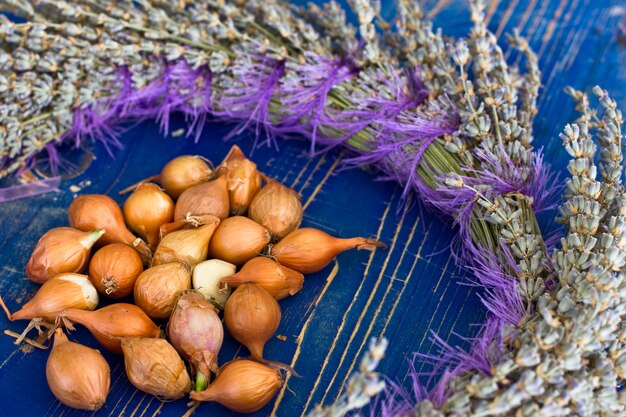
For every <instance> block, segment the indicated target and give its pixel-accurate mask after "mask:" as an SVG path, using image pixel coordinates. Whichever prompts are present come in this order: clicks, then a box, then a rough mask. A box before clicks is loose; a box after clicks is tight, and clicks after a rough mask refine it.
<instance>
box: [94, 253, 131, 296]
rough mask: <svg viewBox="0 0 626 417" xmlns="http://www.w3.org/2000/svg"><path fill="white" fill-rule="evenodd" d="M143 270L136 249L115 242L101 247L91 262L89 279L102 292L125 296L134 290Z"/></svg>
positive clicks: (107, 294)
mask: <svg viewBox="0 0 626 417" xmlns="http://www.w3.org/2000/svg"><path fill="white" fill-rule="evenodd" d="M142 272H143V264H142V262H141V258H140V257H139V254H138V253H137V251H135V249H133V248H131V247H130V246H128V245H124V244H123V243H113V244H111V245H107V246H105V247H103V248H101V249H99V250H98V251H97V252H96V253H95V254H94V255H93V258H92V259H91V263H90V264H89V279H90V280H91V282H92V283H93V285H94V286H95V287H96V289H97V290H98V292H100V294H104V295H106V296H107V297H110V298H123V297H126V296H129V295H130V294H132V292H133V288H134V286H135V281H136V280H137V277H138V276H139V274H141V273H142Z"/></svg>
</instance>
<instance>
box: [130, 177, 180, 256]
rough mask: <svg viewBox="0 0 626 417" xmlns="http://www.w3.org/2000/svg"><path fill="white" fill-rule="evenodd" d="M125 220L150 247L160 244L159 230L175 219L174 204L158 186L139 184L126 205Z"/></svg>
mask: <svg viewBox="0 0 626 417" xmlns="http://www.w3.org/2000/svg"><path fill="white" fill-rule="evenodd" d="M124 219H126V224H128V227H130V229H131V230H132V231H133V232H135V233H137V235H139V237H141V238H142V239H143V240H145V241H146V242H147V243H148V245H150V247H152V248H155V247H156V246H157V244H158V243H159V228H160V227H161V225H163V224H165V223H169V222H171V221H172V220H173V219H174V202H173V201H172V199H171V198H170V196H169V195H167V194H166V193H165V192H163V191H162V190H161V188H159V186H158V185H156V184H152V183H143V184H139V185H138V186H137V188H136V189H135V191H134V192H133V193H132V194H131V195H130V197H128V199H126V202H125V203H124Z"/></svg>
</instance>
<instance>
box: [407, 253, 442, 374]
mask: <svg viewBox="0 0 626 417" xmlns="http://www.w3.org/2000/svg"><path fill="white" fill-rule="evenodd" d="M452 258H453V256H452V254H450V256H449V257H448V261H447V262H446V265H445V267H444V268H443V270H442V271H441V275H440V277H439V280H441V278H442V277H443V276H444V275H445V274H446V272H447V269H448V265H449V264H450V259H452ZM451 283H452V280H448V281H447V282H446V286H445V288H444V290H443V292H442V293H441V296H440V297H439V301H438V302H437V306H436V307H435V311H434V312H433V314H432V316H431V317H430V320H429V321H428V325H427V326H426V329H427V330H426V331H425V332H424V336H422V339H421V340H420V344H419V346H418V347H417V349H415V352H419V351H421V349H422V345H423V344H424V341H425V340H426V338H427V337H428V335H429V333H430V329H431V326H432V324H433V320H434V319H435V317H436V316H437V312H438V311H439V307H441V302H442V301H443V298H444V296H445V294H446V292H447V291H448V288H450V284H451ZM407 353H408V352H407ZM404 357H405V358H406V354H405V355H404ZM407 376H408V374H405V375H404V377H403V378H402V383H403V384H404V382H405V381H406V378H407Z"/></svg>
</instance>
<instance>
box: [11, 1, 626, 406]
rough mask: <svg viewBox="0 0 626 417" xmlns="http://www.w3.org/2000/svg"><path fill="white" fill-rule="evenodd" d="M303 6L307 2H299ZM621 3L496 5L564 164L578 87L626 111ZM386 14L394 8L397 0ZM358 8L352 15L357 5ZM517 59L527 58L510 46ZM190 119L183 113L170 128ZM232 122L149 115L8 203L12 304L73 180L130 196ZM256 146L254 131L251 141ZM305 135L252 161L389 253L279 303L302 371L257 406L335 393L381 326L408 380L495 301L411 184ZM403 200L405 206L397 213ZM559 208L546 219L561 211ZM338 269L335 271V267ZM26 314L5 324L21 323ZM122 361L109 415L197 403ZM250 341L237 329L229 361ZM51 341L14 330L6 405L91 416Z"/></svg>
mask: <svg viewBox="0 0 626 417" xmlns="http://www.w3.org/2000/svg"><path fill="white" fill-rule="evenodd" d="M297 3H301V4H303V3H305V2H304V1H298V2H297ZM425 4H426V9H427V10H431V11H432V14H433V17H434V18H435V23H436V25H439V26H441V27H443V29H444V31H445V32H446V33H447V34H449V35H462V34H465V33H467V31H468V30H469V27H470V25H469V22H468V16H467V12H466V5H465V4H464V2H463V1H461V0H438V1H436V0H429V1H426V2H425ZM620 4H623V1H620V0H605V1H591V0H572V1H569V0H553V1H541V0H528V1H525V0H510V1H504V0H500V1H498V0H495V1H493V2H492V3H491V6H490V8H489V9H488V17H489V19H490V21H489V27H490V28H491V29H492V30H494V31H497V32H499V33H500V32H501V33H505V32H508V31H510V30H511V29H512V28H514V27H519V28H520V29H521V31H522V34H524V35H526V36H528V37H529V39H530V41H531V44H532V46H533V47H534V49H535V50H536V51H537V52H538V53H539V55H540V64H541V67H542V69H543V71H544V73H543V82H544V84H545V90H544V92H543V94H542V98H541V102H540V106H541V108H540V115H539V117H538V119H537V122H536V125H535V128H536V130H535V132H536V143H537V145H538V146H543V147H545V152H546V155H547V158H548V159H549V160H550V161H551V162H553V164H554V165H555V168H556V169H558V170H562V169H563V167H564V166H565V159H566V157H565V154H564V152H562V151H561V146H560V141H559V140H558V133H559V131H560V130H561V129H562V126H563V125H564V124H565V123H566V122H568V121H570V120H572V119H573V118H575V114H574V110H573V105H572V103H571V101H570V100H569V98H567V97H566V96H565V95H564V93H563V92H562V89H563V87H565V86H566V85H569V84H571V85H573V86H575V87H577V88H588V87H591V86H593V85H594V84H596V83H602V84H603V86H604V87H605V88H608V89H609V90H611V92H612V94H613V96H614V98H615V99H616V100H617V101H618V103H619V104H620V106H621V108H626V88H624V85H625V84H624V81H626V69H625V68H626V65H624V64H625V63H626V51H625V49H624V48H623V47H621V48H620V46H619V45H618V43H617V42H616V30H617V21H618V19H619V16H615V13H612V12H611V11H612V10H613V11H614V10H615V9H614V7H615V6H618V5H620ZM383 8H384V10H383V14H384V16H386V17H388V16H391V15H392V9H393V7H392V5H391V2H390V1H385V2H383ZM352 18H353V16H352ZM511 58H512V59H514V60H515V59H517V57H516V56H515V55H511ZM183 125H184V123H183V120H181V119H180V118H178V117H175V119H174V126H173V127H172V131H173V130H176V129H177V128H178V127H182V126H183ZM230 128H231V126H227V125H224V124H209V125H207V126H206V128H205V131H204V133H203V135H202V137H201V139H200V141H199V143H198V144H194V143H193V142H192V141H190V140H186V139H184V138H182V137H179V138H172V137H164V136H163V135H161V134H160V133H159V131H158V129H157V127H156V126H155V125H154V124H153V123H149V122H147V123H143V124H141V125H139V126H137V127H135V128H133V129H131V130H130V131H129V132H127V133H126V134H125V135H124V136H123V138H122V139H123V142H124V143H125V148H124V149H123V150H117V151H116V152H115V159H111V158H110V157H109V156H108V155H107V154H106V152H105V151H104V150H103V149H101V148H99V147H96V149H95V150H94V153H95V155H96V157H97V159H96V160H95V161H94V162H93V163H92V165H91V166H90V167H89V168H88V169H87V171H86V172H85V173H84V174H82V175H81V176H79V177H77V178H75V179H72V180H70V181H67V182H65V183H63V185H62V187H61V191H60V192H58V193H55V194H50V195H46V196H40V197H35V198H31V199H29V200H24V201H17V202H12V203H7V204H3V205H2V206H0V265H1V266H2V275H1V277H2V278H1V279H0V293H1V294H2V296H3V298H4V299H5V300H6V301H7V304H8V305H9V307H10V308H11V309H13V310H15V309H17V307H18V305H20V304H22V303H24V302H25V301H27V300H28V299H29V298H30V297H31V296H32V295H33V294H34V292H35V291H36V290H37V285H35V284H33V283H30V282H29V281H27V280H25V279H24V275H23V273H22V271H23V269H24V266H25V264H26V261H27V259H28V257H29V255H30V252H31V250H32V248H33V246H34V244H35V242H36V241H37V239H38V237H39V236H40V235H41V234H43V233H44V232H45V231H46V230H48V229H49V228H51V227H56V226H61V225H65V224H67V217H66V209H67V207H68V206H69V204H70V202H71V200H72V198H74V194H73V193H72V192H71V191H70V190H69V187H70V185H73V184H78V183H80V182H81V181H84V180H90V181H91V185H90V186H87V187H85V188H84V189H83V190H82V191H81V192H82V193H107V194H109V195H111V196H112V197H113V198H115V199H116V200H117V201H118V202H119V203H122V202H123V198H120V197H119V196H118V195H117V193H118V191H119V190H121V189H122V188H124V187H125V186H127V185H129V184H131V183H134V182H136V181H137V180H139V179H141V178H144V177H146V176H148V175H152V174H154V173H156V172H158V171H159V170H160V168H161V167H162V165H163V164H164V163H165V162H166V161H167V160H169V159H171V158H172V157H174V156H176V155H180V154H189V153H192V154H201V155H204V156H206V157H208V158H209V159H211V160H213V161H214V162H218V161H219V160H220V159H221V158H222V157H223V156H224V155H225V154H226V152H227V150H228V148H229V147H230V143H229V144H227V143H224V142H223V140H222V138H223V137H224V136H225V134H226V133H227V132H228V131H229V129H230ZM239 139H240V140H239V142H238V143H239V144H240V145H242V147H243V148H244V150H245V151H247V152H249V151H250V143H251V141H250V137H249V136H246V137H241V138H239ZM307 149H308V146H307V145H306V144H305V143H303V142H298V141H295V142H284V141H281V142H280V152H276V151H275V150H274V149H271V148H263V149H259V150H256V151H255V152H254V154H253V159H254V160H255V161H256V162H257V163H258V165H259V166H260V167H261V169H262V170H263V171H265V172H266V173H267V174H268V175H270V176H273V177H275V178H277V179H279V180H281V181H283V182H285V183H286V184H288V185H291V186H293V187H294V188H295V189H296V190H298V191H299V192H301V193H302V195H303V200H304V201H305V203H306V204H307V209H306V212H305V218H304V225H306V226H313V227H318V228H321V229H323V230H326V231H328V232H330V233H333V234H335V235H339V236H350V235H366V236H378V237H379V238H380V239H381V240H383V241H385V242H386V243H387V244H388V245H389V249H388V250H387V251H377V252H375V253H373V254H370V253H368V252H351V253H346V254H343V255H341V256H340V257H339V258H338V259H337V263H335V264H331V265H330V266H329V267H328V268H326V269H325V270H323V271H321V272H319V273H317V274H313V275H311V276H308V277H307V279H306V282H305V285H304V288H303V290H302V291H301V292H300V293H299V294H298V295H296V296H295V297H292V298H289V299H286V300H284V301H282V302H281V307H282V309H283V320H282V323H281V326H280V328H279V331H278V332H279V333H280V334H282V335H285V336H286V340H285V341H284V342H283V341H280V340H278V339H272V340H271V341H270V342H269V343H268V346H267V348H266V355H267V357H268V358H270V359H272V360H277V361H283V362H286V363H289V364H292V365H293V366H294V367H295V368H296V369H297V371H298V372H299V373H300V374H301V375H302V376H303V377H302V378H289V380H288V387H287V389H285V390H283V391H281V393H280V394H279V396H278V400H277V401H276V403H270V404H269V405H268V406H267V407H265V408H264V409H263V410H261V411H259V412H258V413H255V414H254V415H255V416H268V415H270V414H272V412H273V411H275V412H276V414H277V415H279V416H289V417H291V416H298V415H301V414H302V413H304V412H305V411H306V410H309V409H310V408H311V407H312V406H313V405H314V404H316V403H318V402H320V401H325V402H328V401H331V400H332V399H333V398H334V397H335V396H336V395H337V394H338V392H339V390H340V388H341V386H342V384H343V383H344V382H345V380H346V377H347V376H348V375H349V373H350V372H351V371H352V370H354V368H355V366H358V358H359V357H360V355H361V354H362V353H363V351H364V349H365V348H366V347H367V341H368V339H369V338H370V337H372V336H378V335H381V334H382V335H385V336H386V337H388V338H389V339H390V340H391V346H390V350H389V354H388V356H387V358H386V359H385V361H384V362H383V363H382V365H381V370H382V371H383V372H385V373H386V374H387V375H390V376H394V377H396V379H397V380H398V381H400V382H404V383H405V384H409V383H410V381H407V380H405V376H406V371H407V364H408V362H409V361H410V360H411V359H412V352H415V351H420V352H431V353H435V352H436V347H434V346H433V344H432V343H431V340H430V337H429V332H430V331H435V332H437V333H438V334H439V335H441V336H442V337H443V338H444V339H446V340H449V341H450V342H451V343H453V344H456V343H462V340H461V339H460V338H459V337H458V336H457V335H460V336H465V337H467V336H471V335H472V334H473V333H474V332H475V328H474V327H472V324H474V323H478V322H480V321H481V320H482V317H483V315H484V311H483V309H482V308H481V306H480V303H479V301H478V298H477V294H476V293H475V292H474V291H473V290H472V289H471V288H469V287H467V286H460V285H458V284H457V282H458V279H459V276H460V275H462V271H460V270H459V269H458V268H457V267H456V266H455V264H454V259H453V258H452V257H451V254H450V251H449V248H448V246H449V242H450V237H451V231H450V227H449V224H447V223H446V222H443V221H441V220H439V219H436V218H434V217H433V216H431V215H428V214H424V213H422V212H420V211H419V210H417V209H415V208H413V209H410V210H407V211H401V210H400V207H401V206H400V193H401V189H400V188H399V187H397V186H395V185H394V184H391V183H382V182H376V181H373V179H374V178H375V175H373V174H372V173H370V172H365V171H361V170H351V171H343V172H341V173H338V169H339V168H340V167H341V157H343V154H341V152H339V151H334V152H331V153H329V154H327V155H324V156H318V157H315V158H309V157H308V155H307ZM399 210H400V211H399ZM551 216H552V214H548V215H547V216H546V220H547V221H549V220H550V217H551ZM335 268H336V270H334V269H335ZM24 325H25V323H21V322H14V323H9V322H7V320H6V318H4V317H2V318H0V326H1V327H2V328H8V329H11V330H13V331H17V332H19V331H21V329H22V328H23V326H24ZM71 338H72V339H73V340H77V341H80V342H81V343H85V344H87V345H89V346H92V347H97V345H96V343H95V342H94V341H93V339H92V338H91V337H90V335H89V334H88V333H86V332H85V331H84V330H83V329H79V330H78V331H76V332H75V333H72V335H71ZM104 354H105V357H106V358H107V360H108V361H109V363H110V364H111V369H112V381H113V384H112V390H111V394H110V396H109V399H108V402H107V404H106V405H105V407H104V408H103V409H102V410H100V411H99V412H98V413H96V415H98V416H121V415H124V416H137V417H138V416H153V415H156V414H160V415H163V416H182V415H183V414H184V413H185V412H186V410H187V406H186V401H185V400H180V401H177V402H174V403H161V402H160V401H158V400H156V399H154V398H152V397H150V396H148V395H145V394H143V393H141V392H139V391H137V390H136V389H134V387H132V386H131V385H130V384H129V383H128V381H127V380H126V378H125V376H124V369H123V363H122V361H121V358H119V357H115V356H114V355H111V354H108V353H106V352H105V353H104ZM246 354H247V352H246V351H245V349H243V348H241V349H240V348H239V346H238V344H237V343H236V342H235V341H234V340H232V339H231V338H230V337H227V338H226V340H225V343H224V348H223V350H222V352H220V357H219V360H220V363H223V362H225V361H227V360H230V359H231V358H233V357H235V356H245V355H246ZM46 358H47V352H43V351H39V350H33V351H31V352H28V353H24V352H22V351H21V350H19V349H17V348H16V347H15V346H14V345H13V344H12V339H10V338H9V337H6V336H4V335H2V336H0V404H1V405H2V412H1V415H3V416H4V415H7V416H25V415H29V416H51V417H52V416H55V417H60V416H79V415H80V416H83V415H88V413H85V412H80V411H76V410H71V409H69V408H67V407H64V406H63V405H60V403H59V402H58V401H56V399H55V398H54V397H53V396H52V394H51V393H50V391H49V390H48V388H47V385H46V382H45V361H46ZM200 412H201V413H203V414H210V415H214V416H226V415H229V414H230V413H228V412H227V411H226V410H225V409H224V408H222V407H220V406H217V405H214V404H203V405H202V406H201V407H200V411H198V413H200Z"/></svg>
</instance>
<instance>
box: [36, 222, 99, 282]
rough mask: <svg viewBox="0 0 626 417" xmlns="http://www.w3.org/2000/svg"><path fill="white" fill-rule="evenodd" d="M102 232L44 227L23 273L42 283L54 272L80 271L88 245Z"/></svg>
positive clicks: (87, 254) (53, 274)
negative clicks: (43, 231)
mask: <svg viewBox="0 0 626 417" xmlns="http://www.w3.org/2000/svg"><path fill="white" fill-rule="evenodd" d="M103 234H104V230H102V229H98V230H93V231H90V232H83V231H81V230H78V229H73V228H71V227H56V228H54V229H50V230H48V231H47V232H46V233H45V234H44V235H43V236H42V237H41V238H40V239H39V241H38V242H37V245H36V246H35V249H34V250H33V253H32V255H30V259H29V260H28V264H27V265H26V275H27V276H28V278H30V279H31V280H32V281H35V282H38V283H40V284H43V283H44V282H46V281H47V280H49V279H50V278H52V277H53V276H55V275H58V274H62V273H65V272H78V273H81V272H83V271H84V270H85V267H86V266H87V262H88V261H89V253H90V252H91V247H92V246H93V245H94V243H96V242H97V241H98V239H100V237H102V235H103Z"/></svg>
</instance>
